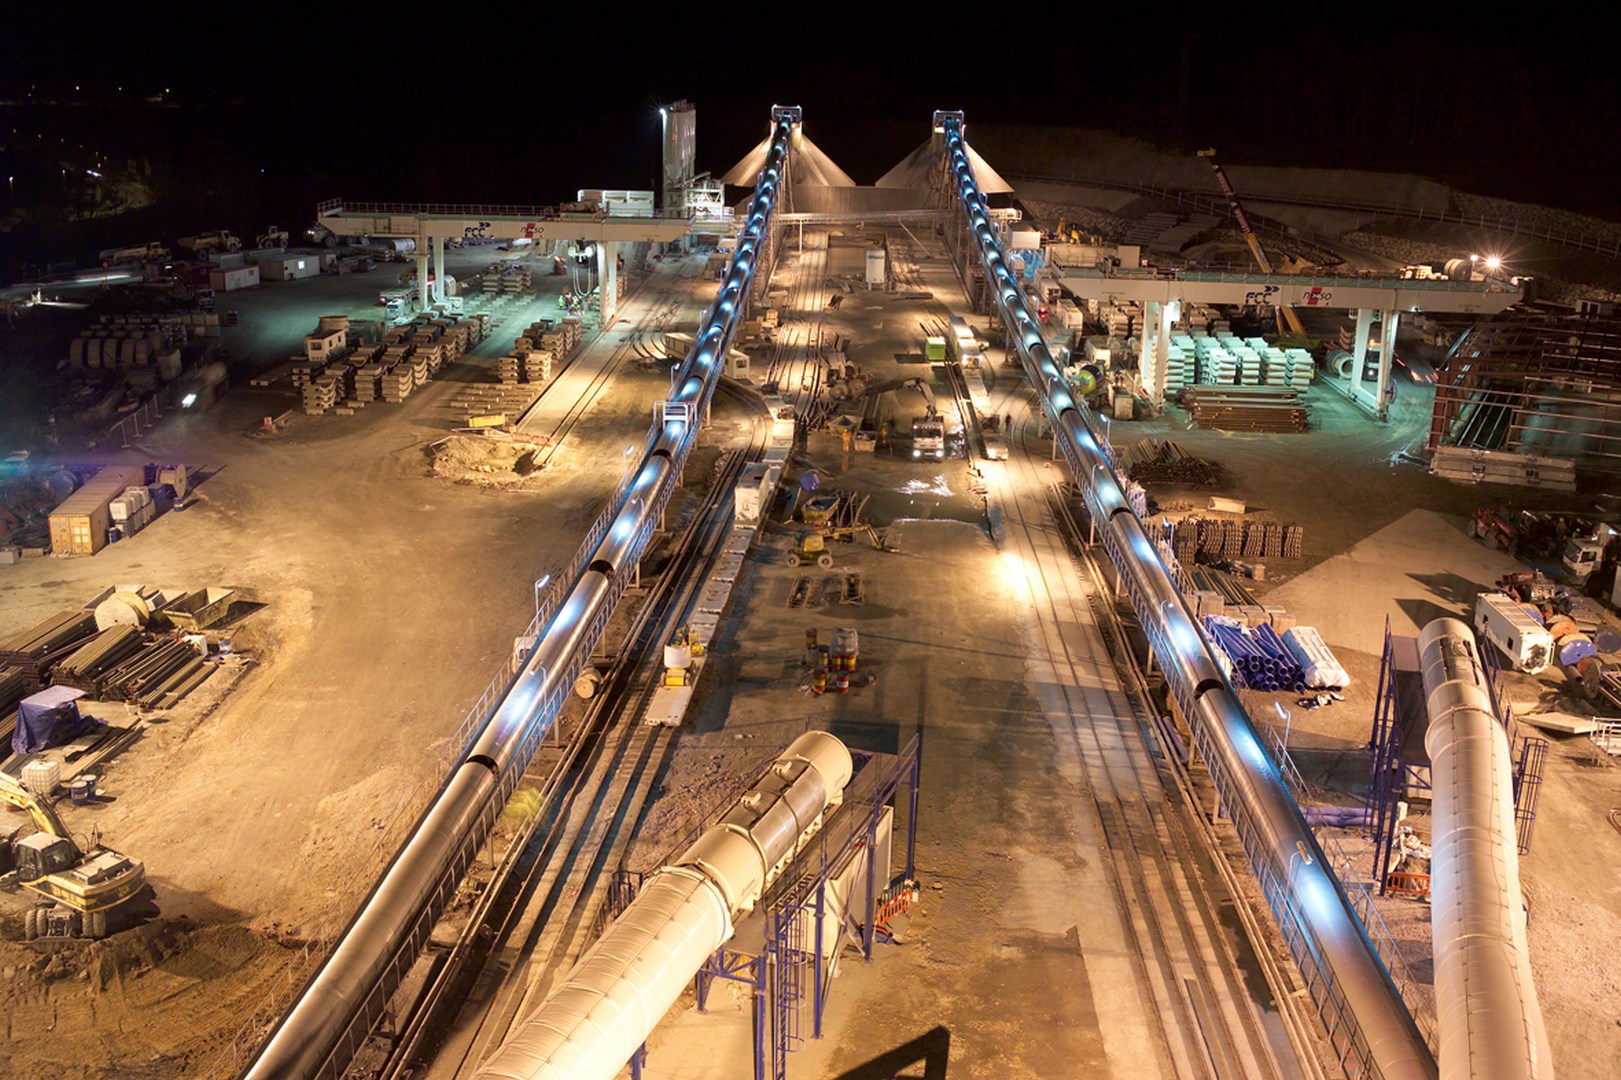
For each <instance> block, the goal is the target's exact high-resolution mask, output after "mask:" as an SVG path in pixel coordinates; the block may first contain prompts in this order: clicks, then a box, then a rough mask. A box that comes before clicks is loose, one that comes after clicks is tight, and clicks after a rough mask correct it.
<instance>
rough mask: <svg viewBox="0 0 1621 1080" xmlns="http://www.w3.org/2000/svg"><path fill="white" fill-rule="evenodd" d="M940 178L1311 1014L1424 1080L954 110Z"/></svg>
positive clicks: (1387, 1069)
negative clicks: (1006, 242)
mask: <svg viewBox="0 0 1621 1080" xmlns="http://www.w3.org/2000/svg"><path fill="white" fill-rule="evenodd" d="M934 129H935V131H936V132H938V133H940V134H941V135H943V136H944V142H945V153H946V169H947V175H948V177H950V178H951V180H952V181H954V182H955V184H956V188H957V194H958V196H959V198H960V200H961V203H962V208H963V211H964V213H965V214H966V216H967V224H968V229H969V233H970V235H971V236H972V238H973V242H974V244H975V246H976V247H977V249H978V253H979V257H980V264H981V267H982V269H983V271H984V274H985V283H986V286H987V287H988V289H989V292H990V295H991V298H992V300H993V301H994V302H995V303H996V305H997V307H998V309H999V310H1000V312H1001V314H1002V318H1003V321H1004V323H1005V324H1006V326H1007V331H1008V333H1007V342H1008V347H1009V349H1010V350H1013V351H1015V352H1016V353H1017V354H1018V357H1019V359H1020V361H1021V363H1022V364H1023V367H1024V370H1025V373H1026V375H1027V376H1028V377H1029V378H1030V381H1031V383H1032V384H1033V385H1034V386H1035V388H1036V390H1037V393H1038V394H1039V395H1040V400H1041V404H1042V408H1043V410H1044V411H1045V412H1046V414H1047V416H1048V418H1049V419H1050V420H1051V421H1052V426H1053V432H1054V436H1055V440H1056V442H1057V444H1058V449H1059V450H1061V451H1062V452H1063V454H1064V458H1065V461H1066V462H1067V464H1068V465H1069V469H1070V472H1071V474H1072V475H1073V477H1074V479H1075V482H1076V484H1077V485H1078V486H1079V487H1080V488H1081V490H1082V492H1083V495H1084V497H1085V501H1086V506H1087V510H1088V512H1089V514H1090V516H1091V519H1092V522H1093V525H1094V526H1095V527H1096V529H1097V531H1098V534H1099V536H1100V538H1101V539H1102V541H1103V544H1104V546H1105V548H1106V549H1107V550H1108V553H1109V558H1110V561H1111V562H1113V563H1114V566H1115V568H1116V569H1117V570H1118V571H1119V574H1120V579H1121V583H1122V584H1123V585H1124V586H1125V591H1126V593H1127V595H1128V596H1129V597H1130V598H1131V601H1132V605H1133V607H1134V608H1135V609H1136V611H1137V615H1138V618H1139V620H1140V621H1141V624H1142V627H1143V630H1144V632H1145V634H1146V635H1147V637H1148V639H1149V642H1150V644H1151V646H1152V648H1153V650H1154V654H1155V656H1156V657H1157V658H1158V660H1159V662H1160V665H1161V667H1162V668H1163V670H1164V672H1165V676H1166V682H1167V685H1168V687H1169V689H1170V690H1171V695H1172V697H1173V699H1174V700H1175V701H1176V703H1177V705H1178V707H1179V708H1180V709H1181V710H1182V712H1183V714H1184V715H1185V716H1186V717H1187V719H1188V723H1189V726H1190V728H1191V729H1192V730H1193V732H1194V738H1195V740H1196V742H1197V744H1198V746H1199V747H1200V749H1201V751H1202V752H1203V754H1204V757H1205V761H1206V764H1207V766H1208V768H1209V769H1210V772H1211V775H1212V778H1213V779H1214V780H1215V782H1216V788H1217V790H1218V791H1219V792H1220V793H1221V795H1222V798H1223V800H1224V801H1225V802H1226V804H1227V806H1228V808H1229V810H1230V811H1231V813H1232V818H1233V820H1234V822H1235V824H1239V835H1240V839H1241V841H1242V843H1243V845H1244V848H1245V851H1246V853H1247V854H1248V855H1249V857H1250V861H1251V866H1252V867H1253V868H1254V869H1255V872H1256V875H1257V877H1258V878H1259V879H1260V882H1261V884H1262V887H1263V889H1264V890H1265V892H1266V895H1267V899H1268V902H1269V903H1270V904H1271V906H1272V910H1273V912H1274V913H1275V914H1276V915H1277V917H1278V919H1279V921H1280V923H1281V924H1283V928H1284V937H1285V939H1289V940H1292V941H1293V943H1294V944H1293V945H1292V946H1291V947H1292V950H1293V951H1294V954H1295V956H1296V958H1297V959H1298V960H1300V962H1301V963H1302V964H1303V965H1306V964H1309V965H1311V966H1313V967H1315V968H1316V969H1317V971H1318V972H1320V973H1321V976H1322V979H1321V981H1320V982H1319V983H1318V984H1317V986H1318V990H1317V1004H1318V1009H1319V1011H1320V1014H1321V1015H1322V1016H1323V1017H1324V1018H1325V1020H1328V1021H1329V1022H1330V1023H1331V1024H1333V1025H1334V1026H1335V1028H1336V1029H1338V1031H1337V1034H1338V1037H1339V1038H1340V1039H1345V1040H1347V1045H1345V1047H1344V1051H1343V1052H1344V1054H1345V1055H1346V1058H1345V1061H1344V1062H1343V1063H1344V1064H1347V1066H1348V1067H1349V1065H1350V1064H1351V1063H1352V1062H1354V1063H1355V1065H1356V1067H1357V1070H1358V1071H1359V1072H1362V1073H1364V1074H1372V1075H1376V1076H1379V1077H1382V1078H1385V1080H1397V1078H1401V1080H1407V1078H1412V1080H1428V1078H1431V1077H1434V1076H1435V1075H1436V1066H1435V1059H1434V1057H1433V1056H1432V1055H1431V1053H1430V1050H1429V1047H1428V1045H1427V1044H1426V1043H1425V1040H1424V1036H1423V1035H1422V1033H1420V1031H1419V1030H1418V1027H1417V1025H1416V1024H1415V1023H1414V1022H1413V1017H1412V1014H1411V1013H1410V1012H1409V1011H1408V1009H1407V1007H1406V1005H1405V1004H1404V1003H1403V1002H1402V999H1401V994H1400V992H1399V991H1398V990H1397V989H1396V986H1395V984H1394V983H1393V982H1392V981H1391V977H1390V973H1389V971H1388V970H1387V969H1386V967H1385V965H1384V962H1383V960H1381V959H1380V957H1379V953H1378V950H1377V949H1376V948H1375V947H1374V944H1373V942H1372V940H1371V939H1370V938H1369V937H1368V933H1367V930H1366V929H1365V928H1364V927H1363V925H1362V921H1361V918H1360V916H1359V915H1358V914H1357V911H1356V908H1355V906H1354V905H1353V904H1352V902H1351V899H1350V897H1349V896H1348V895H1347V894H1346V892H1345V889H1344V887H1343V886H1342V885H1341V884H1340V882H1339V880H1338V878H1337V877H1335V875H1334V872H1333V870H1332V868H1331V867H1330V866H1329V865H1328V860H1327V859H1326V858H1325V857H1324V854H1323V851H1322V848H1321V847H1320V846H1319V845H1318V843H1317V839H1316V836H1315V835H1314V834H1313V832H1312V830H1311V827H1310V826H1309V825H1308V824H1307V823H1306V821H1305V819H1304V818H1303V817H1302V816H1301V812H1300V808H1299V807H1298V806H1297V805H1296V804H1295V801H1294V798H1293V796H1292V794H1291V793H1290V790H1289V786H1288V783H1287V781H1286V780H1285V779H1284V778H1283V776H1282V774H1281V773H1280V772H1279V770H1278V767H1277V764H1276V762H1274V761H1273V760H1272V758H1271V756H1270V755H1269V754H1268V753H1267V752H1266V749H1265V747H1264V746H1263V745H1262V743H1261V739H1260V736H1259V734H1258V732H1257V731H1256V729H1255V725H1254V723H1253V722H1252V721H1251V720H1250V718H1249V715H1248V714H1247V713H1246V712H1245V710H1244V706H1243V704H1242V702H1240V701H1239V699H1238V696H1237V694H1236V693H1235V692H1234V691H1233V689H1232V687H1231V685H1230V684H1229V683H1228V681H1227V680H1226V679H1225V678H1224V677H1223V674H1222V669H1221V666H1220V664H1219V662H1218V661H1217V659H1216V655H1215V652H1214V650H1213V649H1212V648H1211V646H1210V644H1209V642H1208V641H1207V640H1206V639H1205V638H1204V636H1203V635H1202V634H1201V633H1200V631H1199V625H1198V621H1197V619H1196V618H1195V617H1194V615H1193V613H1192V612H1191V611H1189V609H1188V607H1187V603H1186V601H1185V600H1184V598H1183V597H1182V595H1181V593H1180V592H1179V591H1178V589H1177V585H1176V582H1175V581H1174V580H1173V579H1172V578H1171V575H1170V573H1169V572H1168V571H1167V570H1166V567H1165V564H1164V563H1163V562H1161V561H1160V557H1159V554H1158V552H1157V551H1156V549H1155V547H1154V545H1153V543H1152V541H1151V540H1150V539H1149V535H1148V533H1147V531H1146V530H1145V529H1144V527H1143V524H1142V521H1141V520H1140V519H1139V518H1138V516H1137V515H1136V514H1135V513H1133V511H1132V509H1131V507H1130V506H1129V505H1128V502H1127V499H1126V494H1125V484H1124V482H1123V481H1122V479H1121V477H1120V476H1119V475H1118V473H1117V472H1116V471H1115V468H1114V466H1113V465H1112V464H1111V462H1110V461H1109V458H1108V455H1107V454H1106V453H1105V452H1104V450H1103V447H1102V443H1101V441H1100V440H1099V439H1098V437H1097V433H1096V431H1095V429H1094V427H1093V425H1092V421H1091V419H1090V418H1089V414H1088V411H1087V410H1086V408H1085V407H1084V405H1083V404H1082V403H1080V402H1077V401H1076V400H1075V397H1074V395H1073V393H1072V392H1071V389H1070V387H1069V385H1068V384H1067V383H1066V382H1065V380H1064V377H1063V372H1062V371H1061V370H1060V368H1059V367H1058V365H1057V364H1056V363H1055V362H1054V359H1053V356H1052V354H1051V352H1050V351H1049V350H1048V347H1047V342H1046V338H1045V337H1044V336H1043V334H1042V331H1041V327H1040V325H1039V323H1038V322H1037V321H1036V319H1035V316H1034V315H1032V314H1031V312H1030V310H1029V308H1028V307H1027V306H1026V304H1025V300H1024V295H1023V292H1022V290H1021V289H1020V287H1019V282H1018V279H1017V278H1016V277H1015V276H1014V274H1013V271H1012V268H1011V267H1010V266H1009V265H1008V263H1007V261H1006V259H1005V258H1004V257H1003V254H1002V247H1001V243H1000V241H999V239H998V237H997V231H996V227H995V226H994V225H993V224H992V223H991V219H990V212H989V210H988V208H987V206H986V202H985V197H984V195H983V193H981V191H980V189H979V184H978V182H977V181H976V180H975V178H974V168H973V165H972V164H971V162H970V160H969V156H968V149H967V143H966V142H965V141H964V138H963V116H962V114H961V113H960V112H937V113H935V116H934Z"/></svg>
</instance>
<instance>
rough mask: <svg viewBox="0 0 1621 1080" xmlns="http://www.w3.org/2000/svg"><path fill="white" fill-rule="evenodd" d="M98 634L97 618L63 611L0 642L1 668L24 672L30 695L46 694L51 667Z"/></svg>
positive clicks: (88, 614) (80, 612) (89, 613)
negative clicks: (36, 693)
mask: <svg viewBox="0 0 1621 1080" xmlns="http://www.w3.org/2000/svg"><path fill="white" fill-rule="evenodd" d="M95 633H96V616H95V615H94V614H93V613H91V612H88V611H64V612H62V613H60V614H58V615H53V616H52V617H50V618H49V619H46V620H45V621H44V622H42V623H39V624H38V625H36V626H32V627H29V628H28V629H27V630H19V631H18V632H17V633H15V634H12V635H11V636H10V637H6V638H0V665H3V666H6V667H12V668H16V669H17V670H18V671H20V672H22V674H23V679H24V682H25V684H26V685H27V687H28V691H29V692H30V693H32V692H34V691H35V690H43V689H44V688H45V686H46V685H47V681H46V680H47V675H48V672H49V671H50V668H51V665H52V664H55V663H56V662H57V661H58V660H61V659H63V658H65V657H67V656H69V655H71V654H72V653H73V651H74V650H75V649H77V648H78V647H79V646H80V645H82V644H84V643H85V642H86V641H87V640H89V639H90V638H91V637H92V636H94V635H95Z"/></svg>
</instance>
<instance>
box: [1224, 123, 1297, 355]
mask: <svg viewBox="0 0 1621 1080" xmlns="http://www.w3.org/2000/svg"><path fill="white" fill-rule="evenodd" d="M1199 156H1200V157H1202V158H1204V159H1205V160H1206V161H1208V162H1209V163H1210V168H1211V169H1213V170H1214V171H1215V173H1216V183H1217V184H1218V185H1220V187H1221V193H1222V194H1223V195H1225V196H1227V205H1228V206H1229V207H1230V208H1231V209H1232V211H1233V217H1234V219H1235V220H1237V222H1238V230H1239V232H1241V233H1243V234H1244V243H1246V244H1248V245H1249V248H1250V254H1251V255H1253V256H1255V263H1256V265H1257V266H1259V267H1260V268H1261V273H1263V274H1270V273H1272V260H1271V259H1269V258H1267V257H1266V252H1265V251H1263V250H1262V249H1261V238H1260V237H1259V236H1257V235H1256V233H1255V230H1254V229H1253V228H1251V227H1250V219H1249V217H1248V215H1246V214H1245V213H1244V208H1243V207H1242V206H1240V205H1239V202H1238V192H1236V191H1234V190H1233V185H1232V182H1231V181H1229V180H1228V179H1227V170H1225V169H1223V168H1222V167H1221V164H1220V163H1219V162H1217V161H1216V151H1215V149H1214V148H1211V149H1209V150H1200V151H1199ZM1278 321H1279V323H1280V324H1281V323H1287V324H1288V328H1289V332H1290V333H1292V334H1294V335H1295V336H1296V337H1301V338H1303V337H1305V336H1306V328H1305V327H1304V326H1302V325H1301V324H1300V316H1298V315H1296V314H1295V310H1294V308H1292V307H1290V306H1288V305H1287V304H1279V305H1278ZM1278 329H1279V330H1282V329H1283V326H1282V325H1280V326H1279V327H1278Z"/></svg>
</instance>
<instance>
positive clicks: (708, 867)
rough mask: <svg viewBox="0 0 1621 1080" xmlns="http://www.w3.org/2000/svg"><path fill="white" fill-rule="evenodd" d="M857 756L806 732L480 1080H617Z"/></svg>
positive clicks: (646, 894)
mask: <svg viewBox="0 0 1621 1080" xmlns="http://www.w3.org/2000/svg"><path fill="white" fill-rule="evenodd" d="M853 771H854V765H853V763H852V761H851V760H850V751H849V750H848V749H846V748H845V745H844V744H843V743H842V742H840V741H839V740H838V739H837V738H835V737H834V736H832V735H829V734H828V733H827V732H825V731H807V732H806V733H805V734H803V735H801V736H800V737H799V738H797V739H795V740H794V741H793V743H792V744H791V745H790V746H789V747H788V749H787V750H785V751H784V752H783V754H782V756H781V757H779V758H777V760H776V761H775V762H774V763H773V764H772V766H771V768H770V769H769V770H768V771H767V772H766V774H765V776H763V777H762V778H761V779H760V781H759V782H758V783H757V784H755V785H754V788H753V789H752V790H751V791H750V792H749V793H748V794H747V795H744V796H743V797H742V798H741V799H739V800H738V801H737V803H736V805H735V806H733V807H732V809H731V811H729V812H728V813H727V814H726V816H725V817H723V818H722V819H721V820H720V821H719V822H718V823H717V824H716V825H715V826H714V827H712V828H710V829H709V830H708V831H706V832H705V833H704V834H703V835H702V836H701V837H699V838H698V840H697V842H696V843H694V844H693V845H692V846H691V847H690V848H688V849H687V850H686V852H685V853H684V854H683V855H682V856H681V857H680V858H679V859H677V860H676V861H675V863H674V864H673V865H671V866H668V867H666V868H665V869H663V870H661V871H659V873H658V875H657V876H656V877H654V878H653V880H652V881H651V882H650V883H649V884H648V885H647V886H645V887H644V888H643V889H642V891H641V892H640V893H639V894H638V895H637V897H636V899H635V901H634V902H633V903H632V904H631V905H630V907H629V908H627V909H626V910H625V913H624V914H623V915H621V916H620V917H619V919H618V921H616V922H615V923H614V924H613V926H612V927H610V928H609V929H608V931H607V933H605V934H603V936H602V939H601V940H600V941H598V942H597V943H596V945H594V946H593V947H592V948H591V950H590V951H589V952H587V953H586V954H585V957H584V958H583V959H582V960H581V961H580V962H579V963H578V964H577V965H575V967H574V970H573V971H571V972H569V975H568V978H567V979H565V980H564V981H563V982H562V983H561V984H560V985H559V986H558V987H557V988H556V989H554V990H553V991H552V992H551V994H550V995H548V996H547V998H546V1000H545V1001H544V1002H542V1003H541V1005H540V1007H539V1008H537V1009H536V1010H535V1011H534V1012H533V1013H531V1014H530V1015H529V1016H528V1017H527V1018H526V1019H524V1020H523V1021H522V1022H521V1023H519V1024H518V1025H517V1026H516V1027H515V1028H514V1029H513V1030H512V1032H511V1033H510V1034H509V1035H508V1036H507V1038H506V1040H505V1041H504V1042H502V1044H501V1045H500V1046H499V1047H498V1048H497V1049H496V1051H495V1053H494V1054H492V1055H491V1056H490V1059H489V1061H487V1062H485V1063H484V1065H482V1066H481V1067H480V1068H479V1070H478V1071H477V1072H476V1073H474V1074H473V1075H474V1080H613V1077H615V1076H617V1075H618V1074H619V1070H620V1069H622V1068H624V1065H625V1062H626V1061H629V1060H630V1057H631V1055H632V1054H634V1053H635V1052H636V1049H637V1047H639V1046H641V1045H642V1043H643V1042H645V1041H646V1040H647V1036H648V1035H649V1034H650V1033H651V1032H652V1030H653V1026H654V1025H655V1024H657V1023H658V1022H659V1019H660V1018H661V1017H663V1015H664V1014H665V1013H666V1012H668V1011H669V1008H670V1006H671V1005H673V1004H675V1001H676V999H677V998H679V997H680V996H681V992H682V991H683V990H684V989H686V987H687V984H688V983H689V982H691V981H692V978H693V976H695V975H696V974H697V973H698V971H699V969H700V968H702V967H703V964H704V960H705V959H706V958H707V957H708V956H709V955H710V954H711V953H713V952H714V951H715V950H716V949H718V948H720V947H721V946H722V945H724V944H725V943H726V941H727V940H728V939H730V938H731V936H732V929H733V927H732V919H733V917H734V916H736V915H738V914H740V913H742V912H744V911H747V910H749V909H750V908H752V907H753V906H754V904H755V902H756V901H757V900H759V898H760V893H761V892H762V891H763V890H764V889H765V886H766V884H767V882H768V881H769V880H770V877H771V875H772V873H773V872H774V871H775V870H777V869H778V868H780V867H781V865H782V864H783V863H785V862H786V861H787V860H789V859H790V858H792V857H793V855H794V853H795V852H796V851H798V850H799V848H800V846H801V845H802V843H803V841H804V840H805V839H806V838H807V837H808V836H809V835H811V834H812V833H813V832H815V830H816V829H817V828H818V827H819V826H820V824H821V821H822V815H823V814H824V813H825V812H826V811H827V809H828V808H829V807H832V806H834V805H836V804H837V803H838V802H839V800H840V798H841V796H842V794H843V791H844V788H845V785H847V784H848V783H849V782H850V776H851V773H852V772H853Z"/></svg>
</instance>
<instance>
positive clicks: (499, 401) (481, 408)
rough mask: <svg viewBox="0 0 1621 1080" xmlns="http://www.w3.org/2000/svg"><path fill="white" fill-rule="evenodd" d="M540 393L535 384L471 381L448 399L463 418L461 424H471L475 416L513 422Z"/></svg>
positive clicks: (472, 424) (452, 407) (468, 425)
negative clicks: (501, 383)
mask: <svg viewBox="0 0 1621 1080" xmlns="http://www.w3.org/2000/svg"><path fill="white" fill-rule="evenodd" d="M539 396H540V389H539V388H538V387H536V386H532V385H529V386H525V385H496V384H494V383H474V384H472V385H469V386H467V387H465V388H464V389H463V390H462V391H461V392H460V393H458V394H457V395H456V396H455V398H453V399H452V400H451V402H450V407H451V409H452V410H453V411H455V412H457V413H459V414H460V415H461V417H462V423H463V425H464V426H467V427H472V426H474V423H473V421H474V420H476V419H482V420H486V421H487V420H488V418H490V417H494V416H499V417H501V418H502V422H504V423H510V422H515V421H516V420H517V419H518V418H519V417H520V416H522V415H523V414H524V412H525V411H527V410H528V408H529V406H531V405H533V404H534V403H535V399H536V398H537V397H539Z"/></svg>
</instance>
